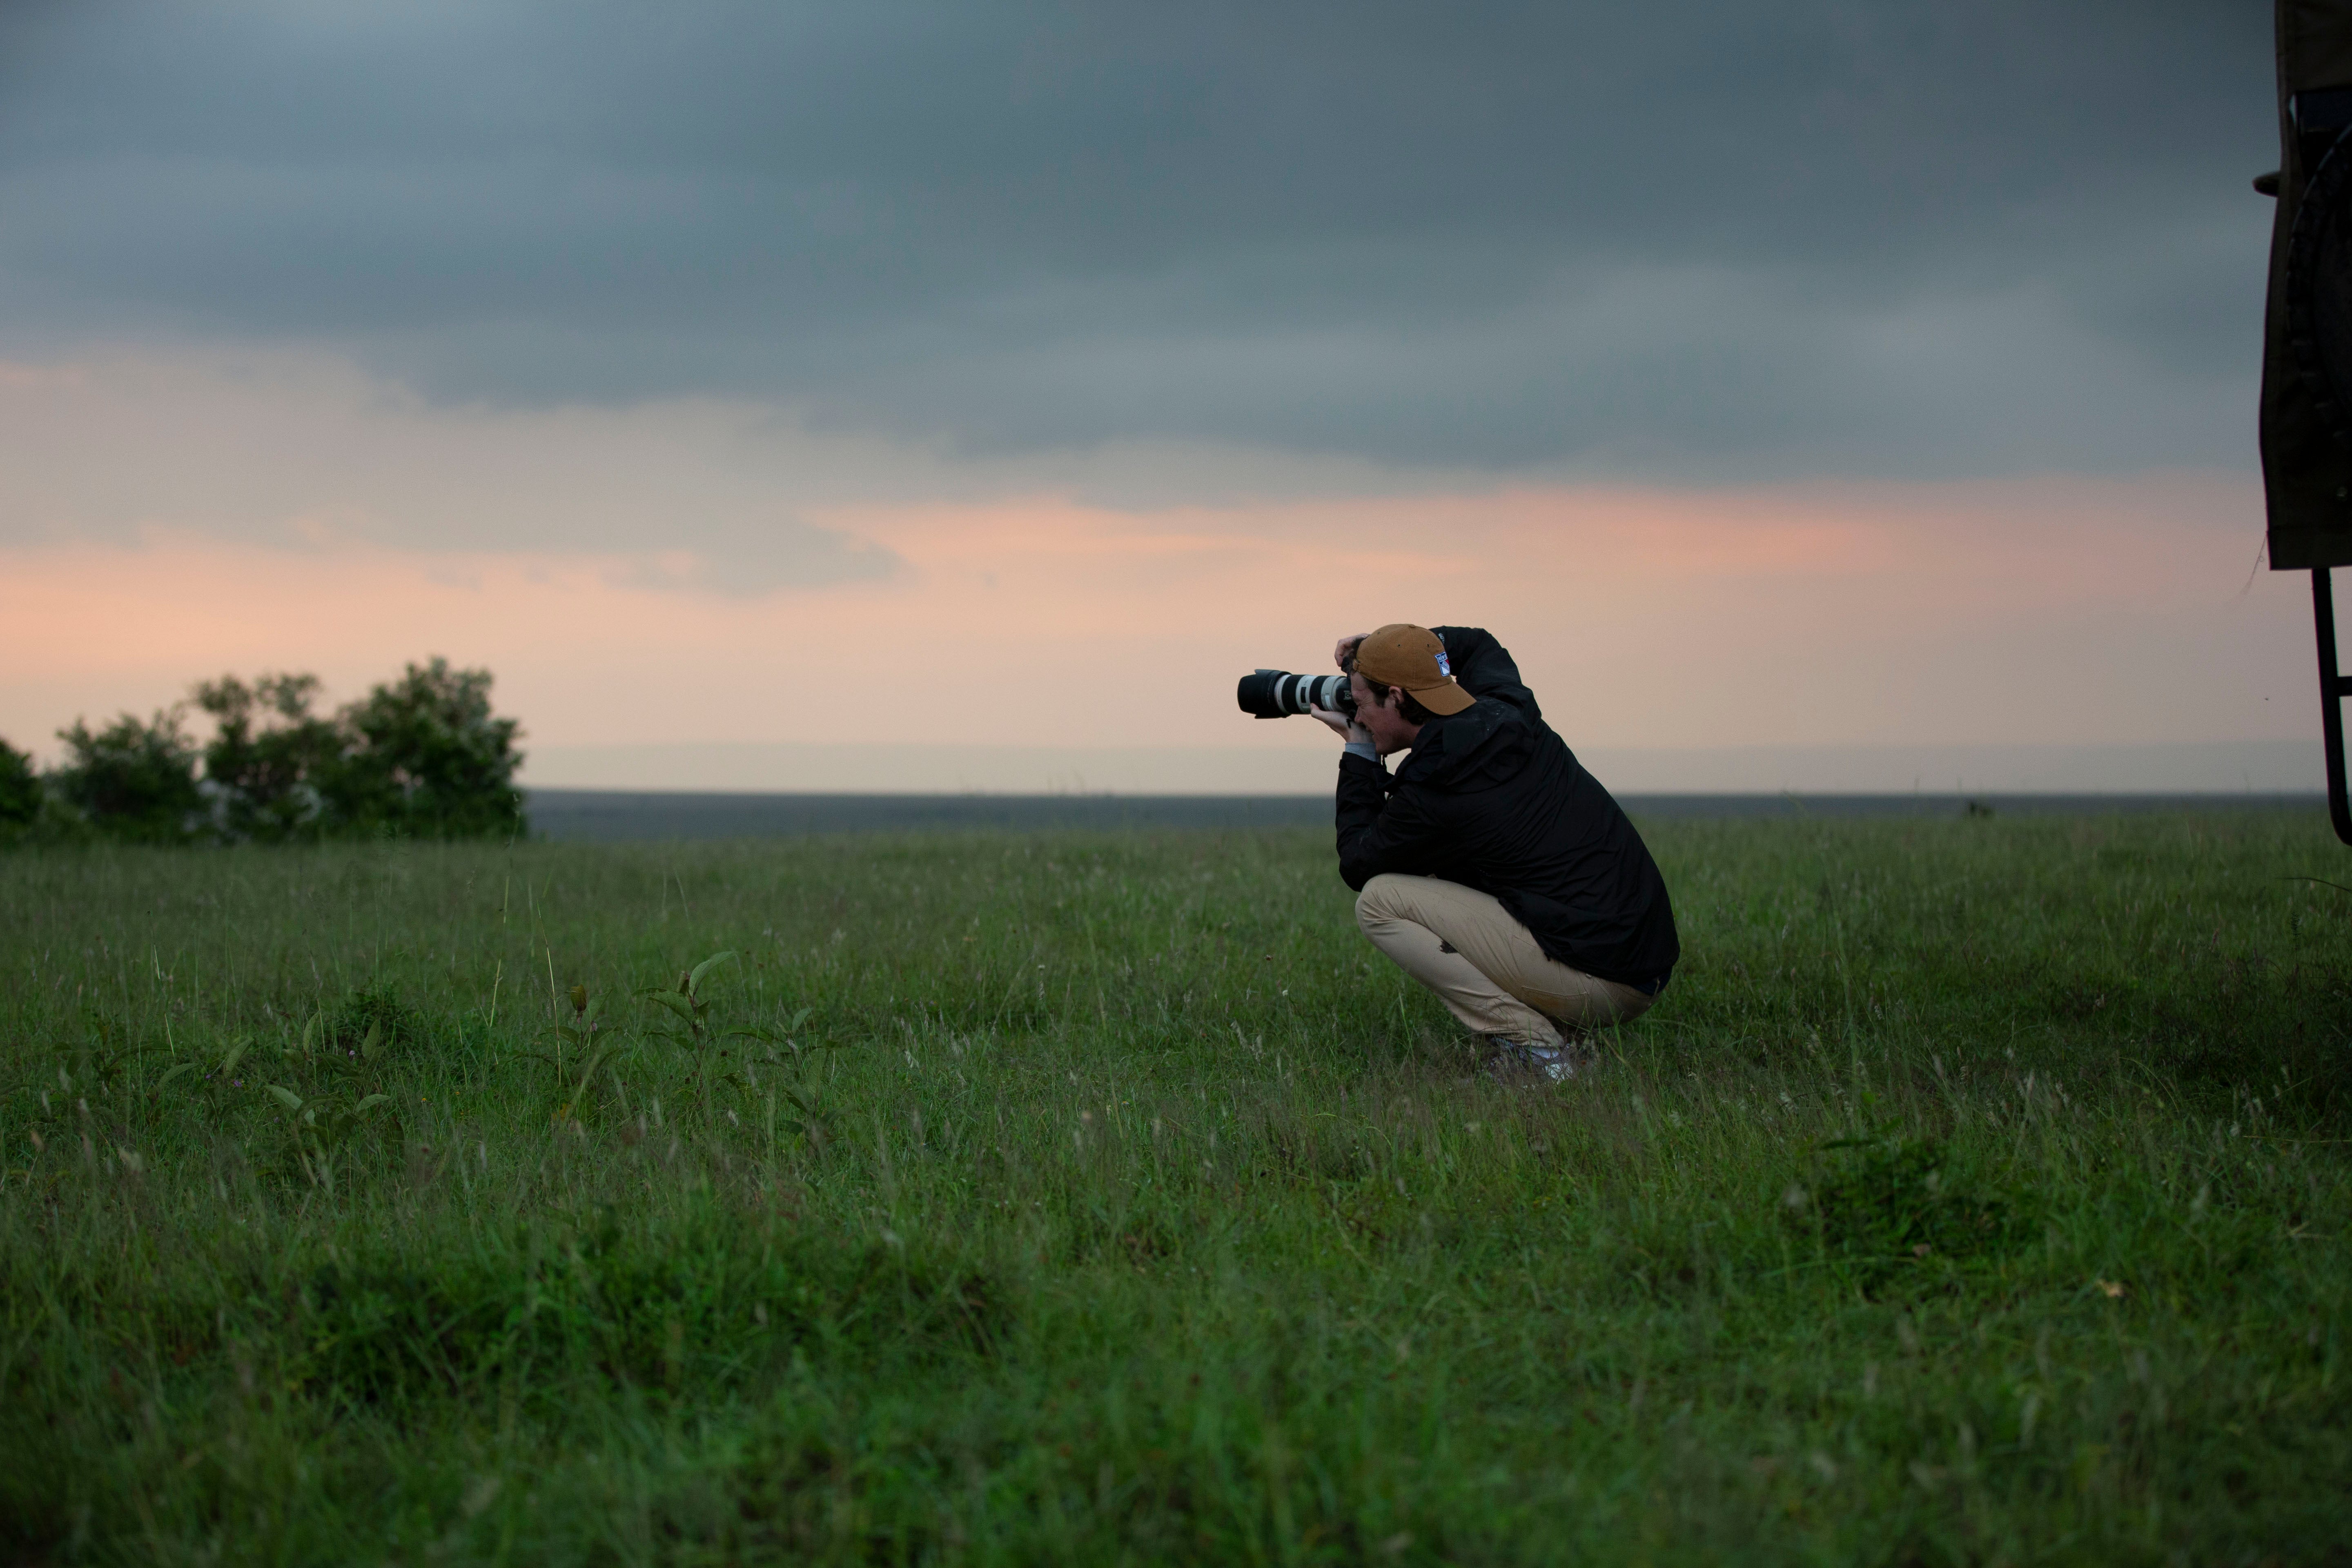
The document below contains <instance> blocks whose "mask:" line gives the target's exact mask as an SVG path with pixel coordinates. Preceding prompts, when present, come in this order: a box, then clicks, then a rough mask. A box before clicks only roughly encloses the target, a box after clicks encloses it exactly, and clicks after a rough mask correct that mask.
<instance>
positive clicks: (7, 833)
mask: <svg viewBox="0 0 2352 1568" xmlns="http://www.w3.org/2000/svg"><path fill="white" fill-rule="evenodd" d="M40 815H41V781H40V777H39V775H37V774H36V773H34V772H33V759H32V758H30V757H28V756H26V754H25V753H24V752H20V751H18V750H17V749H16V747H14V746H12V745H10V744H9V743H8V742H5V741H0V843H5V842H8V841H9V840H11V839H14V838H17V837H22V836H23V835H24V834H26V833H27V832H29V831H30V830H31V829H32V826H33V824H34V823H35V822H36V821H37V820H39V818H40Z"/></svg>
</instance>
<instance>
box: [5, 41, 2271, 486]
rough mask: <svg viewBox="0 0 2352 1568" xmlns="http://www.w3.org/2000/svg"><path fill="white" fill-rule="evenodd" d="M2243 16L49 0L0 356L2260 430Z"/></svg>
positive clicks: (1684, 461)
mask: <svg viewBox="0 0 2352 1568" xmlns="http://www.w3.org/2000/svg"><path fill="white" fill-rule="evenodd" d="M2267 28H2268V17H2267V14H2266V11H2265V9H2264V8H2261V7H2255V6H2251V5H2224V4H2220V3H2210V4H2202V5H2187V4H2167V3H2164V0H2149V3H2143V4H2110V3H2100V0H2071V3H2070V0H2042V3H2039V4H2036V3H2031V0H1994V3H1989V4H1984V5H1975V6H1952V5H1927V4H1925V3H1916V4H1892V3H1886V0H1852V3H1825V0H1790V3H1787V4H1781V5H1752V4H1728V3H1726V0H1630V3H1615V4H1610V5H1588V6H1580V7H1570V6H1563V5H1558V4H1544V5H1524V6H1519V5H1467V6H1436V5H1426V4H1379V3H1369V0H1349V3H1332V4H1316V5H1297V4H1293V5H1282V4H1276V5H1267V4H1262V3H1261V4H1251V5H1230V6H1220V5H1210V4H1195V5H1181V6H1175V5H1140V4H1138V5H1054V4H1035V5H1009V4H1008V5H975V4H969V3H961V0H958V3H940V4H936V5H893V4H883V3H873V4H869V3H861V4H858V5H782V4H772V3H767V0H761V3H756V4H754V3H750V0H746V3H744V4H739V5H669V6H661V7H648V6H642V5H626V6H624V5H580V4H567V5H556V4H545V5H498V4H493V3H468V4H463V5H442V6H429V5H420V6H405V5H404V6H398V7H327V6H320V5H309V4H301V5H296V4H281V5H246V6H220V5H176V6H147V5H120V6H109V5H51V6H41V5H31V6H20V7H18V8H16V9H14V10H11V11H8V12H6V13H5V20H0V204H5V211H6V212H7V213H8V214H9V219H8V222H7V223H6V224H5V226H0V343H5V345H6V346H8V347H10V348H12V349H13V350H14V351H15V352H17V353H38V352H47V351H50V350H54V349H57V348H59V347H64V346H69V345H73V344H76V343H79V342H86V341H89V340H91V339H106V340H109V341H113V342H122V341H125V340H138V339H142V338H155V337H164V338H177V339H183V340H196V341H201V340H211V339H220V338H230V339H235V340H238V341H244V342H255V341H259V342H272V343H309V344H316V345H323V346H328V347H331V348H337V349H341V350H345V351H348V352H351V353H354V354H356V355H358V356H359V357H360V358H361V359H362V361H363V362H364V363H368V364H369V365H371V366H373V367H374V368H376V369H378V370H380V371H383V372H385V373H388V374H394V375H396V376H399V377H401V378H402V379H404V380H405V381H407V382H409V383H410V384H413V385H415V386H416V387H418V388H419V389H421V390H422V391H424V392H425V394H426V395H429V396H432V397H434V398H436V399H446V400H461V401H462V400H473V399H479V400H487V401H490V402H495V403H507V404H522V405H531V404H545V403H566V402H582V401H586V402H625V401H630V400H635V399H641V398H646V397H655V396H662V395H676V394H683V393H716V394H722V395H752V396H757V397H761V398H766V399H772V400H775V401H777V402H779V403H781V404H783V405H787V406H789V407H790V408H792V409H793V410H794V411H795V414H796V416H797V417H799V418H801V419H803V420H804V421H806V422H807V423H808V424H810V425H811V426H814V427H816V428H819V429H844V430H859V431H874V432H880V433H885V434H890V435H896V436H908V437H919V438H920V439H922V440H924V441H926V442H934V443H936V442H945V443H948V444H949V445H950V447H962V448H964V449H968V450H974V451H990V452H1005V451H1016V452H1017V451H1027V450H1040V449H1055V448H1066V447H1083V446H1087V445H1089V444H1094V443H1099V442H1104V441H1112V440H1119V439H1175V440H1187V441H1209V442H1243V443H1253V444H1264V445H1270V446H1274V447H1286V448H1292V449H1297V450H1304V451H1317V452H1329V453H1339V454H1349V455H1355V456H1362V457H1369V458H1374V459H1377V460H1380V461H1383V462H1390V463H1395V464H1399V465H1408V466H1410V465H1432V466H1444V467H1457V468H1458V467H1464V466H1467V467H1472V468H1494V469H1508V468H1526V467H1540V468H1561V467H1570V468H1586V469H1589V470H1592V471H1608V472H1624V473H1643V474H1651V475H1659V476H1679V477H1694V478H1696V477H1704V478H1731V477H1754V476H1766V475H1788V474H1798V473H1820V472H1844V473H1881V474H1886V473H1892V474H1918V475H1952V474H1974V473H1985V472H2000V471H2012V470H2017V469H2035V468H2079V469H2108V468H2130V467H2136V466H2140V465H2144V464H2148V463H2179V462H2210V463H2224V464H2231V465H2243V464H2245V463H2247V462H2249V461H2250V460H2251V454H2252V381H2253V374H2254V370H2255V366H2256V363H2257V360H2258V355H2259V344H2258V331H2259V322H2260V312H2261V294H2262V266H2263V247H2264V245H2265V241H2266V236H2267V228H2268V223H2269V217H2270V213H2269V210H2268V204H2266V203H2264V202H2263V201H2262V200H2261V199H2260V198H2258V197H2255V196H2254V195H2252V193H2251V192H2250V191H2249V190H2248V188H2247V184H2246V182H2247V179H2248V177H2249V176H2250V175H2252V174H2254V173H2255V172H2257V171H2258V170H2260V169H2262V168H2265V167H2269V166H2270V164H2271V163H2272V162H2273V159H2274V154H2275V145H2274V131H2273V126H2272V122H2271V118H2270V114H2271V110H2270V90H2271V88H2270V66H2269V56H2268V49H2269V41H2268V34H2267Z"/></svg>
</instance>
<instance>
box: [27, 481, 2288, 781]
mask: <svg viewBox="0 0 2352 1568" xmlns="http://www.w3.org/2000/svg"><path fill="white" fill-rule="evenodd" d="M807 516H808V517H809V520H810V521H813V522H815V523H818V524H821V525H823V526H825V527H829V528H833V529H836V530H840V531H845V532H846V533H848V534H850V535H852V536H854V537H855V538H856V539H858V540H863V541H868V542H873V543H875V544H877V545H879V546H882V547H885V548H887V549H888V550H889V551H892V552H895V553H896V555H897V556H898V558H899V559H900V560H901V561H903V562H904V563H905V569H904V570H902V571H900V572H898V574H896V575H894V576H891V577H888V578H885V579H880V580H875V581H862V582H850V583H843V584H836V585H834V586H830V587H824V588H814V589H786V590H779V591H776V592H773V593H770V594H766V595H756V596H748V595H746V596H728V595H719V594H715V593H711V592H708V591H705V590H703V589H700V588H698V587H695V586H692V585H691V584H696V583H698V582H703V581H709V580H712V579H714V578H716V579H718V580H723V578H724V574H725V573H726V570H727V564H728V563H727V562H726V561H725V560H723V559H715V558H710V557H709V556H707V555H704V554H698V553H697V552H695V551H693V550H652V551H648V552H643V553H638V554H618V553H614V552H561V551H550V550H535V551H518V550H503V551H502V550H488V549H486V550H448V549H444V550H433V551H422V550H399V549H394V548H389V547H386V546H383V545H380V544H362V543H354V542H349V535H348V533H346V532H345V531H341V530H339V529H338V528H336V527H335V526H334V522H333V518H332V514H331V513H327V514H321V516H320V523H319V526H318V527H317V528H315V529H313V530H311V531H310V537H309V538H308V540H307V541H306V542H304V543H303V544H302V545H301V546H299V547H292V548H289V547H273V546H268V545H262V544H255V543H232V542H223V541H221V540H220V539H217V538H215V537H212V536H209V535H207V534H205V533H201V532H197V531H192V530H186V529H176V530H175V529H151V530H149V531H147V532H146V533H145V535H144V536H143V538H142V541H141V542H139V543H137V544H135V545H101V544H94V543H87V542H81V543H77V542H56V543H48V544H37V545H19V546H17V547H15V548H9V549H0V668H5V670H6V671H7V674H6V675H5V678H0V733H5V734H7V735H9V736H10V737H11V738H12V739H15V740H16V742H17V743H19V744H24V743H26V742H27V741H31V740H40V741H44V742H45V741H46V740H47V735H48V733H49V731H52V730H54V729H55V728H56V727H57V726H58V725H59V724H61V723H64V722H66V721H69V720H70V719H72V718H73V717H74V716H75V715H76V714H77V713H79V712H89V713H92V714H93V715H95V714H97V713H99V712H101V711H106V710H112V709H113V708H116V707H132V708H139V709H144V708H149V707H152V706H155V705H157V704H159V703H162V702H164V701H167V700H171V699H172V698H173V697H175V696H177V695H179V694H180V693H181V692H182V691H184V688H185V686H186V683H187V682H188V681H190V680H191V679H195V678H197V677H199V676H203V675H207V674H212V673H217V672H219V671H222V670H227V669H235V670H240V671H255V670H259V669H264V668H302V669H315V670H317V671H319V672H320V673H321V674H322V675H324V676H325V677H326V678H327V679H328V681H329V684H330V687H331V689H333V690H334V691H335V692H336V693H337V694H339V695H344V696H348V695H352V694H354V693H355V692H356V691H357V690H358V689H361V688H362V686H363V685H364V683H365V682H367V681H369V680H371V679H381V678H382V677H383V676H386V675H388V674H391V673H393V672H394V671H395V670H396V668H397V667H398V665H399V663H400V661H401V660H403V659H404V658H418V657H422V656H424V655H426V654H429V653H442V654H446V655H447V656H449V657H450V658H454V659H457V660H459V661H461V662H464V663H467V664H479V665H486V666H488V668H491V669H493V670H495V671H496V672H497V673H498V675H499V700H500V701H501V704H502V706H504V707H505V708H506V709H508V710H510V711H513V712H517V713H519V714H520V715H521V716H522V717H523V719H524V720H525V721H526V723H527V725H528V727H529V729H530V732H531V734H532V736H533V737H534V738H536V739H538V740H540V741H541V742H555V743H572V744H582V743H591V742H677V741H686V740H724V739H740V740H760V741H778V740H802V741H806V740H820V739H822V740H834V741H841V742H867V743H871V742H889V741H904V740H919V739H922V740H933V741H941V742H952V743H961V744H983V743H992V744H1014V745H1055V746H1079V745H1089V744H1099V745H1123V746H1136V745H1152V744H1170V745H1244V746H1260V745H1263V746H1294V745H1311V744H1317V743H1319V742H1318V740H1317V738H1316V737H1315V736H1313V735H1308V734H1305V733H1301V732H1300V731H1301V730H1302V728H1303V727H1301V726H1290V725H1253V724H1251V723H1249V722H1247V721H1243V720H1241V719H1239V717H1238V716H1237V715H1236V714H1234V711H1233V709H1232V695H1231V693H1232V685H1233V680H1234V677H1235V676H1237V675H1238V674H1240V673H1242V672H1244V671H1245V670H1247V669H1248V668H1252V667H1254V666H1255V665H1258V664H1262V663H1276V664H1286V665H1289V666H1291V667H1293V668H1313V667H1317V666H1318V665H1319V663H1320V662H1322V661H1326V660H1328V649H1329V647H1330V644H1331V640H1332V639H1333V637H1336V636H1338V635H1339V634H1340V633H1342V632H1346V631H1350V630H1358V629H1362V628H1364V627H1366V626H1370V625H1373V624H1377V623H1378V622H1380V621H1382V620H1388V619H1416V620H1421V621H1423V622H1426V623H1431V624H1440V623H1448V622H1457V623H1475V624H1482V625H1486V626H1491V627H1493V628H1494V629H1496V631H1497V632H1498V633H1499V634H1501V635H1502V636H1503V637H1505V638H1506V640H1507V642H1509V643H1510V645H1511V646H1512V647H1514V649H1515V650H1516V651H1517V653H1518V654H1519V656H1520V658H1521V661H1522V664H1523V666H1524V667H1525V668H1526V669H1527V670H1528V674H1529V677H1530V679H1531V680H1532V681H1533V683H1534V684H1535V685H1536V686H1537V688H1538V690H1539V691H1540V692H1542V693H1543V695H1544V696H1545V699H1546V701H1547V705H1548V707H1549V709H1550V710H1552V712H1553V713H1554V715H1555V718H1556V721H1558V722H1559V724H1560V726H1561V727H1562V728H1563V729H1564V730H1566V731H1569V732H1570V736H1571V739H1573V740H1576V741H1577V742H1578V743H1580V744H1609V745H1641V746H1675V745H1752V744H1768V743H1790V742H1803V743H1854V742H1926V741H1948V740H1969V741H2000V742H2050V741H2063V740H2091V741H2118V740H2135V741H2137V740H2152V739H2164V740H2172V739H2178V740H2198V739H2222V738H2234V737H2239V736H2252V735H2273V734H2274V735H2284V736H2295V735H2301V734H2303V733H2304V732H2305V731H2306V730H2308V729H2309V728H2310V724H2309V722H2308V720H2309V718H2310V715H2309V714H2308V713H2306V712H2305V708H2306V707H2308V706H2309V704H2310V703H2312V702H2315V698H2313V697H2310V696H2309V693H2308V688H2309V685H2310V677H2309V674H2308V668H2307V666H2308V661H2309V655H2308V652H2307V648H2308V637H2309V632H2308V623H2307V611H2306V610H2305V608H2304V605H2305V603H2306V601H2305V599H2304V598H2303V597H2302V594H2303V590H2302V586H2301V584H2302V582H2303V580H2302V579H2301V578H2300V577H2294V578H2292V579H2273V578H2272V577H2271V576H2269V575H2268V574H2261V575H2258V576H2257V578H2256V581H2255V583H2254V584H2253V586H2252V590H2251V591H2248V592H2246V593H2244V594H2243V595H2241V592H2240V590H2241V586H2242V584H2243V583H2244V581H2245V576H2246V572H2247V569H2248V568H2249V567H2250V566H2251V565H2252V547H2253V545H2254V544H2255V543H2256V542H2258V541H2259V538H2260V521H2259V493H2258V490H2257V489H2256V488H2255V487H2254V486H2253V485H2252V483H2251V482H2250V481H2248V480H2246V479H2240V478H2236V477H2228V476H2224V477H2211V476H2198V475H2175V476H2158V477H2153V478H2141V479H2128V480H2112V481H2099V480H2087V479H2052V480H2034V481H2024V480H2020V481H2004V482H2000V483H1990V484H1964V485H1911V486H1899V485H1867V486H1865V485H1847V486H1810V487H1787V488H1779V489H1743V490H1665V489H1628V488H1580V487H1556V488H1549V489H1545V488H1526V489H1507V490H1498V491H1495V492H1491V493H1483V494H1473V493H1465V494H1455V495H1448V496H1437V497H1413V498H1396V497H1381V498H1373V499H1369V500H1364V499H1339V498H1333V499H1328V500H1305V501H1286V502H1280V503H1273V502H1269V503H1264V504H1244V505H1236V506H1230V507H1215V508H1209V507H1189V508H1178V509H1171V510H1152V511H1122V510H1112V509H1108V508H1101V507H1088V506H1083V505H1079V504H1076V503H1074V502H1072V501H1069V500H1065V499H1060V498H1057V497H1055V496H1051V495H1047V496H1030V497H1019V498H1013V499H1006V500H993V501H987V502H982V503H972V504H956V505H948V504H929V505H917V506H878V505H865V506H835V507H831V508H824V509H818V510H813V511H811V512H809V513H808V514H807ZM667 584H683V585H679V586H669V585H667ZM680 782H690V781H680Z"/></svg>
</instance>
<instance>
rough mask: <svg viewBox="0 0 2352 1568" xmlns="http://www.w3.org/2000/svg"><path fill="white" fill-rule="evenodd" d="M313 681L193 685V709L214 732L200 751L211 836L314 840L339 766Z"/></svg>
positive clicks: (272, 678)
mask: <svg viewBox="0 0 2352 1568" xmlns="http://www.w3.org/2000/svg"><path fill="white" fill-rule="evenodd" d="M318 692H319V678H318V677H317V676H315V675H264V676H259V677H257V678H256V679H255V680H254V682H253V684H252V685H250V686H248V685H247V684H246V683H245V682H244V681H242V680H239V679H237V678H236V676H234V675H224V676H222V677H221V678H220V679H218V680H206V681H200V682H198V683H197V686H196V689H195V699H196V706H197V707H199V708H201V709H203V710H205V712H207V713H209V714H211V715H212V717H213V721H214V723H215V726H216V728H215V731H214V732H213V738H212V741H211V742H210V743H208V744H207V745H206V746H205V777H204V788H205V795H206V796H207V798H208V799H209V801H210V804H211V806H212V829H213V833H214V835H215V837H218V838H221V839H223V840H225V841H226V842H230V843H236V842H241V841H243V840H247V839H253V840H257V841H259V842H262V843H281V842H284V841H286V840H288V839H297V838H310V837H318V836H319V835H320V832H322V831H323V830H324V829H325V828H326V827H327V826H330V825H331V824H330V821H329V817H330V813H329V809H328V801H329V796H330V794H331V792H332V791H333V790H334V789H335V785H336V783H337V779H338V775H339V774H340V773H341V770H342V766H343V751H344V738H343V735H342V734H341V731H339V730H338V729H337V727H336V726H335V725H334V724H333V723H332V722H331V721H328V720H325V719H320V718H318V717H316V716H314V715H313V714H312V713H311V711H310V703H311V701H312V700H314V699H315V698H316V697H317V696H318Z"/></svg>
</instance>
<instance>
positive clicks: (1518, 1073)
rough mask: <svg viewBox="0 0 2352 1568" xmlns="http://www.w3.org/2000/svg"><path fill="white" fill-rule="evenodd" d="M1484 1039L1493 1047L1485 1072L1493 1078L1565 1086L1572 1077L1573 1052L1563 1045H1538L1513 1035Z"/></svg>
mask: <svg viewBox="0 0 2352 1568" xmlns="http://www.w3.org/2000/svg"><path fill="white" fill-rule="evenodd" d="M1486 1038H1487V1041H1488V1043H1489V1044H1491V1045H1492V1046H1493V1047H1495V1055H1494V1058H1492V1059H1491V1060H1490V1061H1489V1062H1488V1063H1487V1065H1486V1071H1487V1072H1488V1074H1489V1075H1491V1076H1493V1077H1495V1078H1497V1079H1504V1080H1505V1081H1509V1080H1512V1079H1537V1080H1538V1081H1541V1082H1545V1083H1565V1082H1567V1081H1568V1080H1569V1079H1572V1078H1574V1077H1575V1076H1576V1052H1575V1051H1574V1049H1573V1048H1571V1047H1569V1046H1568V1045H1566V1044H1564V1043H1559V1044H1555V1043H1549V1042H1546V1043H1538V1042H1537V1041H1534V1040H1523V1039H1520V1038H1519V1037H1517V1036H1516V1035H1489V1036H1487V1037H1486Z"/></svg>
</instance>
